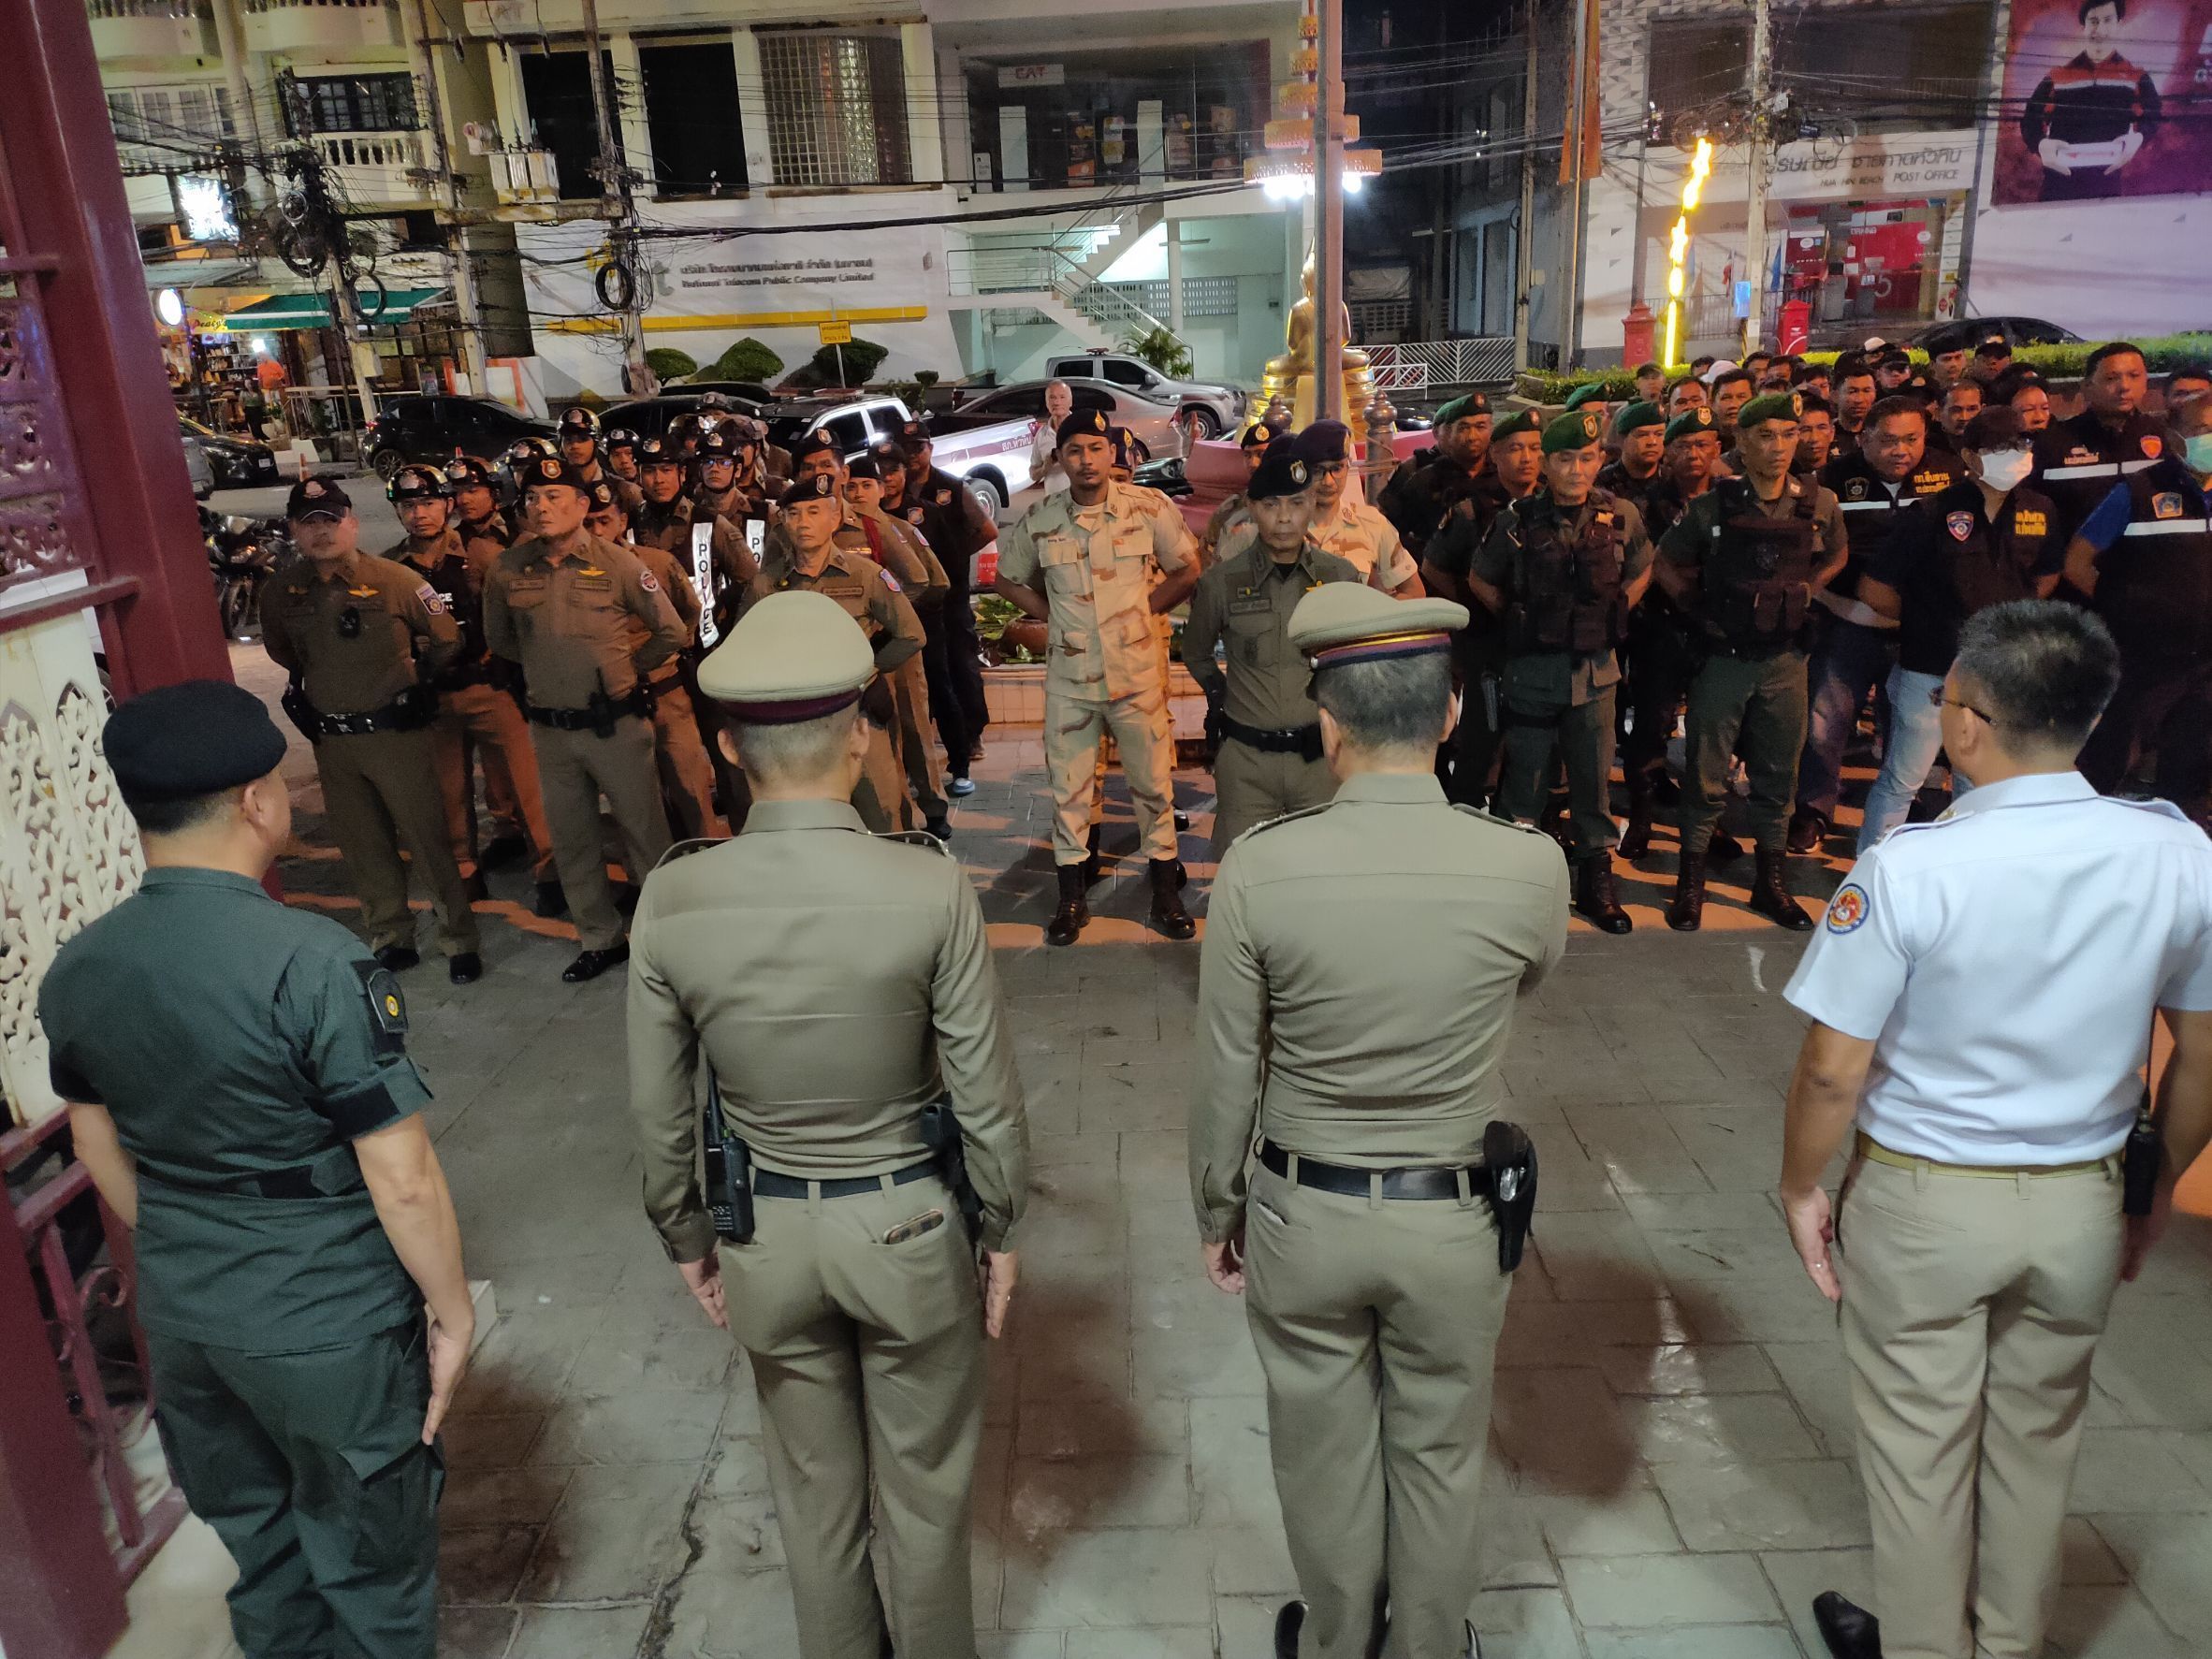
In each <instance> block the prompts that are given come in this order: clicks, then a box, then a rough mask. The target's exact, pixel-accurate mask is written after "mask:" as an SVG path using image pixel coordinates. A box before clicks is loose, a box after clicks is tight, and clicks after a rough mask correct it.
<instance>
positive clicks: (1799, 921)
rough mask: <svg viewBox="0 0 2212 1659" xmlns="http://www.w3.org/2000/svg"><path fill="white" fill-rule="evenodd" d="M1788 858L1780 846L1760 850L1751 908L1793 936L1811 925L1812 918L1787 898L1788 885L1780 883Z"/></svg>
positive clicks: (1803, 908) (1793, 900)
mask: <svg viewBox="0 0 2212 1659" xmlns="http://www.w3.org/2000/svg"><path fill="white" fill-rule="evenodd" d="M1789 857H1790V855H1789V854H1788V853H1787V852H1786V851H1783V849H1782V848H1780V847H1762V848H1760V849H1759V868H1758V873H1757V874H1756V875H1754V876H1753V877H1752V890H1751V908H1752V909H1753V910H1756V911H1758V912H1759V914H1760V915H1762V916H1766V917H1768V918H1769V919H1771V920H1773V921H1776V922H1779V923H1781V924H1783V926H1784V927H1786V928H1788V929H1789V930H1790V931H1791V932H1792V933H1804V932H1806V931H1808V930H1809V929H1810V928H1811V927H1812V917H1811V916H1809V915H1807V914H1806V913H1805V907H1804V906H1803V905H1801V904H1799V903H1798V902H1797V900H1796V899H1794V898H1792V897H1791V896H1790V890H1789V887H1788V885H1787V884H1786V883H1785V882H1784V881H1783V872H1785V871H1786V870H1787V869H1788V868H1789Z"/></svg>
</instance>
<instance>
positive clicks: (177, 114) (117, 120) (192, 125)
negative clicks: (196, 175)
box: [108, 82, 237, 173]
mask: <svg viewBox="0 0 2212 1659" xmlns="http://www.w3.org/2000/svg"><path fill="white" fill-rule="evenodd" d="M108 122H109V125H110V126H112V127H113V128H114V129H115V142H116V147H117V152H118V153H119V155H120V157H121V159H122V161H123V167H124V171H125V172H140V173H143V172H176V171H178V170H179V169H180V168H184V167H192V166H195V165H199V166H203V167H204V166H208V165H211V162H212V160H213V158H214V157H215V156H216V154H217V153H218V152H219V151H220V149H221V146H222V143H223V141H224V140H225V139H226V138H235V137H236V136H237V132H236V129H235V128H234V126H233V125H232V122H231V114H230V90H229V89H228V88H227V87H225V86H223V85H220V84H218V83H213V82H210V83H207V84H202V85H184V86H139V87H119V88H116V89H115V90H113V91H110V92H109V94H108Z"/></svg>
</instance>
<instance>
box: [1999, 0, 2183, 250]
mask: <svg viewBox="0 0 2212 1659" xmlns="http://www.w3.org/2000/svg"><path fill="white" fill-rule="evenodd" d="M2003 109H2004V115H2003V119H2002V123H2001V125H2000V127H1999V129H1998V133H1999V138H1998V153H1997V171H1996V178H1995V180H1994V181H1993V182H1992V188H1991V200H1992V201H1993V202H1994V203H1995V204H1996V205H1998V206H2001V207H2004V206H2016V205H2018V204H2021V203H2027V202H2052V201H2110V200H2113V199H2115V198H2116V197H2119V196H2178V195H2198V194H2202V193H2204V192H2205V191H2207V190H2212V0H2013V7H2012V38H2011V41H2010V43H2009V47H2008V51H2007V54H2006V59H2005V65H2004V105H2003Z"/></svg>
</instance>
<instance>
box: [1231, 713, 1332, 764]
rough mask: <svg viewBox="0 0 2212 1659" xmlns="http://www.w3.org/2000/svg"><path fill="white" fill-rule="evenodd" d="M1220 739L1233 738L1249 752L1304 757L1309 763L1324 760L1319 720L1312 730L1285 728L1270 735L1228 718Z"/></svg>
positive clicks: (1308, 727)
mask: <svg viewBox="0 0 2212 1659" xmlns="http://www.w3.org/2000/svg"><path fill="white" fill-rule="evenodd" d="M1221 735H1223V736H1225V737H1233V738H1235V739H1236V740H1237V741H1238V742H1239V743H1242V744H1243V745H1244V747H1245V748H1246V749H1259V751H1260V752H1261V753H1262V754H1294V755H1302V756H1303V757H1304V758H1305V759H1307V760H1309V761H1317V760H1319V759H1320V758H1321V722H1320V721H1318V720H1316V721H1315V722H1314V723H1313V724H1312V725H1310V726H1285V727H1281V728H1279V729H1277V730H1275V731H1272V732H1271V731H1264V730H1262V729H1261V728H1260V727H1259V726H1247V725H1246V724H1244V721H1243V720H1230V718H1229V716H1227V715H1226V714H1225V715H1223V716H1222V717H1221Z"/></svg>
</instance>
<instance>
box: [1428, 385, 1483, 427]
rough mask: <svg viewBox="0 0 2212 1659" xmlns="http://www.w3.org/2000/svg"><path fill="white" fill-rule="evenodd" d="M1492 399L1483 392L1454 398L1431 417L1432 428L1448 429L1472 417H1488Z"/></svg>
mask: <svg viewBox="0 0 2212 1659" xmlns="http://www.w3.org/2000/svg"><path fill="white" fill-rule="evenodd" d="M1489 413H1490V399H1489V398H1488V397H1487V396H1486V395H1484V394H1483V393H1481V392H1469V393H1467V394H1466V395H1465V396H1464V397H1460V398H1454V399H1453V400H1451V401H1450V402H1448V403H1447V404H1445V405H1444V406H1443V407H1442V408H1441V409H1439V410H1437V411H1436V413H1435V414H1434V415H1432V416H1430V424H1431V425H1432V426H1439V427H1448V426H1449V425H1451V423H1452V422H1453V421H1455V420H1465V419H1466V418H1467V416H1469V415H1488V414H1489Z"/></svg>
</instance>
